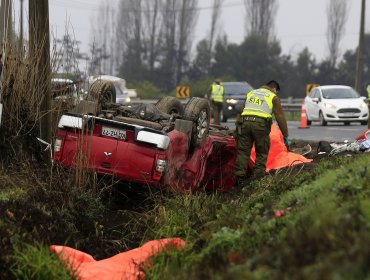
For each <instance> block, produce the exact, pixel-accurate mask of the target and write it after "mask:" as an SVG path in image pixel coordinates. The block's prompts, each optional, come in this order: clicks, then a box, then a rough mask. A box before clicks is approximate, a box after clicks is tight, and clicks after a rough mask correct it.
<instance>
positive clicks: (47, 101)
mask: <svg viewBox="0 0 370 280" xmlns="http://www.w3.org/2000/svg"><path fill="white" fill-rule="evenodd" d="M28 3H29V25H30V26H29V52H30V55H29V57H30V64H31V65H30V69H31V71H36V75H34V77H35V81H34V86H35V88H34V89H35V90H37V91H39V96H41V99H42V100H41V112H40V115H41V119H40V138H41V139H43V140H45V141H47V142H49V143H51V70H50V37H49V1H48V0H37V1H36V0H31V1H28Z"/></svg>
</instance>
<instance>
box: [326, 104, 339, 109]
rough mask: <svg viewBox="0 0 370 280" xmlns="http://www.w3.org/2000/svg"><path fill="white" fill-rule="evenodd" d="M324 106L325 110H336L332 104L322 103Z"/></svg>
mask: <svg viewBox="0 0 370 280" xmlns="http://www.w3.org/2000/svg"><path fill="white" fill-rule="evenodd" d="M324 106H325V108H328V109H335V108H337V106H335V105H334V104H331V103H324Z"/></svg>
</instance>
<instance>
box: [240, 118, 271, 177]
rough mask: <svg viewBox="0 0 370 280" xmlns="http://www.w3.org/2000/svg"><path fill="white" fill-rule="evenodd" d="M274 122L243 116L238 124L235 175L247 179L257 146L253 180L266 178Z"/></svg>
mask: <svg viewBox="0 0 370 280" xmlns="http://www.w3.org/2000/svg"><path fill="white" fill-rule="evenodd" d="M271 124H272V120H271V119H270V118H269V119H266V118H262V117H254V116H242V117H241V118H240V121H239V124H237V128H236V129H237V141H236V145H237V158H236V165H235V169H234V175H235V176H238V177H245V175H246V171H247V169H248V165H249V160H250V154H251V150H252V147H253V143H254V144H255V149H256V161H255V164H254V167H253V173H252V176H253V178H259V177H262V176H264V174H265V170H266V162H267V156H268V153H269V150H270V131H271Z"/></svg>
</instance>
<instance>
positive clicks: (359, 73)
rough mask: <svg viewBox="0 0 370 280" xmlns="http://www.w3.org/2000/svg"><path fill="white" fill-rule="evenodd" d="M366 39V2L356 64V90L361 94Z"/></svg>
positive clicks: (363, 0)
mask: <svg viewBox="0 0 370 280" xmlns="http://www.w3.org/2000/svg"><path fill="white" fill-rule="evenodd" d="M364 38H365V0H362V4H361V23H360V40H359V43H358V48H357V62H356V82H355V89H356V91H357V92H358V93H360V94H361V92H362V91H363V90H362V74H363V71H364V49H365V46H364V42H365V40H364Z"/></svg>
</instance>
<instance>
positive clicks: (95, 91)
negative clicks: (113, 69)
mask: <svg viewBox="0 0 370 280" xmlns="http://www.w3.org/2000/svg"><path fill="white" fill-rule="evenodd" d="M89 99H90V100H91V101H98V103H99V104H100V106H101V107H102V109H105V108H107V106H108V103H116V89H115V87H114V85H113V83H112V82H111V81H104V80H97V81H95V82H94V83H93V84H92V85H91V87H90V89H89Z"/></svg>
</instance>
